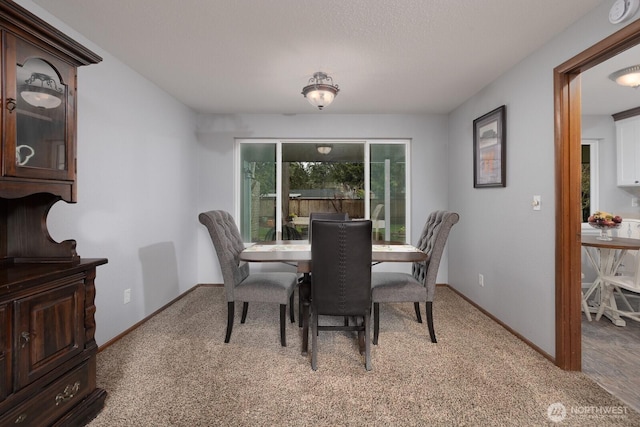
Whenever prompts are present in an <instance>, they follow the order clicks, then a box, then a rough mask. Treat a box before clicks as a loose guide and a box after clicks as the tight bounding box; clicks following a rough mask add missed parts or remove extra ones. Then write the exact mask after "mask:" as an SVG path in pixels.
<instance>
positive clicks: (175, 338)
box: [90, 287, 640, 427]
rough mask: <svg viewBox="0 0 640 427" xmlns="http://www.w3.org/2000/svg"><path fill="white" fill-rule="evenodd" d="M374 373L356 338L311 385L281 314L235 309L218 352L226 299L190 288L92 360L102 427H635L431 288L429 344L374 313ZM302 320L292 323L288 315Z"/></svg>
mask: <svg viewBox="0 0 640 427" xmlns="http://www.w3.org/2000/svg"><path fill="white" fill-rule="evenodd" d="M380 311H381V328H380V329H381V331H380V341H379V345H378V346H373V350H372V361H373V370H372V371H370V372H367V371H365V369H364V359H363V357H362V356H361V355H360V354H359V353H358V351H357V343H356V340H355V339H354V336H353V335H352V334H351V333H348V332H321V333H320V336H319V356H318V371H316V372H313V371H312V370H311V366H310V356H308V357H304V356H301V355H300V343H301V333H300V329H299V328H298V327H297V322H296V324H291V323H289V322H287V323H288V325H287V343H288V347H286V348H283V347H281V346H280V344H279V331H278V308H277V305H271V304H252V305H250V308H249V316H248V318H247V322H246V323H245V324H240V322H239V317H240V316H239V309H237V312H236V324H235V327H234V330H233V334H232V336H231V342H230V343H229V344H224V342H223V340H224V333H225V324H226V300H225V298H224V291H223V289H222V288H216V287H199V288H196V289H195V290H194V291H193V292H191V293H189V294H188V295H187V296H186V297H184V298H182V299H181V300H179V301H178V302H176V303H175V304H173V305H172V306H171V307H169V308H168V309H167V310H165V311H163V312H162V313H160V314H159V315H157V316H155V317H154V318H153V319H151V320H149V321H148V322H146V323H145V324H144V325H142V326H141V327H140V328H138V329H137V330H135V331H134V332H132V333H131V334H129V335H127V336H126V337H125V338H123V339H121V340H120V341H118V342H117V343H115V344H114V345H112V346H110V347H108V348H107V349H105V350H104V351H102V352H101V353H99V355H98V386H99V387H102V388H104V389H106V390H107V392H108V393H109V395H108V397H107V400H106V405H105V408H104V410H103V411H102V412H101V413H100V415H98V417H97V418H96V419H95V420H94V421H92V422H91V424H90V426H91V427H99V426H364V425H367V426H432V425H447V426H540V425H555V423H554V422H552V421H551V419H550V418H549V416H548V409H549V406H550V405H551V404H554V403H559V404H562V405H563V406H559V405H556V406H554V407H553V408H555V411H552V415H553V416H554V417H556V418H554V419H556V420H558V419H560V418H561V417H562V413H563V412H562V410H563V409H564V410H565V411H566V416H565V417H564V418H563V420H562V422H561V425H628V426H638V425H640V415H639V414H637V413H636V412H634V411H633V410H631V409H629V408H627V407H626V406H625V405H624V404H623V403H621V402H620V401H619V400H617V399H615V398H614V397H612V396H611V395H610V394H608V393H607V392H606V391H604V390H603V389H602V388H600V387H599V386H598V385H597V384H596V383H594V382H593V381H592V380H590V379H589V378H587V377H586V376H585V375H583V374H581V373H571V372H565V371H562V370H560V369H558V368H556V367H555V366H554V365H553V364H552V363H551V362H549V361H548V360H546V359H545V358H543V357H542V356H541V355H539V354H538V353H536V352H535V351H534V350H532V349H531V348H529V347H528V346H527V345H525V344H524V343H522V342H521V341H520V340H518V339H517V338H515V337H514V336H513V335H511V334H510V333H509V332H507V331H506V330H504V329H503V328H502V327H500V326H499V325H497V324H496V323H495V322H493V321H491V320H490V319H489V318H487V317H486V316H484V315H483V314H482V313H481V312H479V311H478V310H476V309H475V308H474V307H472V306H471V305H470V304H468V303H467V302H466V301H464V300H463V299H462V298H460V297H459V296H458V295H456V294H455V293H454V292H452V291H451V290H449V289H447V288H438V290H437V297H436V302H435V303H434V318H435V326H436V334H437V336H438V341H439V342H438V344H432V343H430V342H429V340H428V338H427V336H428V334H427V331H426V325H425V324H419V323H417V322H416V320H415V314H414V313H413V306H412V304H398V305H382V306H381V310H380ZM296 313H297V311H296Z"/></svg>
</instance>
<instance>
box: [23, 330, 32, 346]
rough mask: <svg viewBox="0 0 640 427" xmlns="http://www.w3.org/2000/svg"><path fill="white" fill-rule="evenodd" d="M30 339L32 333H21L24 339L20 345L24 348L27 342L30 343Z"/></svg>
mask: <svg viewBox="0 0 640 427" xmlns="http://www.w3.org/2000/svg"><path fill="white" fill-rule="evenodd" d="M30 339H31V334H29V332H23V333H21V334H20V340H21V341H22V344H21V345H20V347H21V348H24V347H25V346H26V345H27V344H29V340H30Z"/></svg>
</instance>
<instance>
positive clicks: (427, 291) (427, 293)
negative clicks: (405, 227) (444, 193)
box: [371, 211, 460, 344]
mask: <svg viewBox="0 0 640 427" xmlns="http://www.w3.org/2000/svg"><path fill="white" fill-rule="evenodd" d="M459 219H460V216H459V215H458V214H457V213H455V212H448V211H435V212H432V213H431V214H430V215H429V217H428V218H427V222H426V223H425V225H424V228H423V229H422V234H421V235H420V240H419V241H418V243H417V244H416V247H418V248H419V249H420V250H422V251H424V252H425V253H426V254H427V255H428V256H429V258H427V260H426V261H423V262H415V263H413V267H412V274H407V273H393V272H392V273H387V272H374V273H373V274H372V277H371V298H372V299H373V343H374V344H378V333H379V330H380V303H381V302H382V303H384V302H413V303H414V307H415V311H416V317H417V318H418V322H420V323H422V316H420V302H426V314H427V327H428V329H429V336H430V337H431V342H434V343H435V342H437V341H436V334H435V330H434V328H433V311H432V306H433V298H434V296H435V291H436V278H437V276H438V267H439V266H440V259H441V258H442V252H443V251H444V247H445V245H446V243H447V238H448V237H449V231H451V227H453V226H454V224H456V223H457V222H458V220H459Z"/></svg>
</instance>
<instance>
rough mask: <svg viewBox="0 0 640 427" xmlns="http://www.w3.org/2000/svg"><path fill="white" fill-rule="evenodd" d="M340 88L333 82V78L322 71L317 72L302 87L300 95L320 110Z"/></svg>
mask: <svg viewBox="0 0 640 427" xmlns="http://www.w3.org/2000/svg"><path fill="white" fill-rule="evenodd" d="M339 91H340V89H338V85H334V84H333V79H332V78H331V77H329V76H328V75H326V74H325V73H322V72H317V73H315V74H314V75H313V77H312V78H311V79H310V80H309V84H308V85H307V86H305V87H303V88H302V95H304V97H305V98H307V101H309V103H310V104H311V105H314V106H316V107H318V109H320V110H322V109H323V108H324V107H326V106H327V105H329V104H331V103H332V102H333V100H334V99H335V97H336V95H337V94H338V92H339Z"/></svg>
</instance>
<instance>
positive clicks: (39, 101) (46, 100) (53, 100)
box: [20, 87, 62, 109]
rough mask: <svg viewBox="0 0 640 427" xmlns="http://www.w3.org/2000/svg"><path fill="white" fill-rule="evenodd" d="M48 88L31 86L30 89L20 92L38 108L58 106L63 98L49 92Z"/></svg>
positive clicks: (23, 97)
mask: <svg viewBox="0 0 640 427" xmlns="http://www.w3.org/2000/svg"><path fill="white" fill-rule="evenodd" d="M34 89H35V90H34ZM38 89H45V91H40V90H38ZM46 90H47V89H46V88H37V87H36V88H30V89H29V90H23V91H22V92H20V96H22V99H24V100H25V101H27V102H28V103H29V104H31V105H33V106H34V107H38V108H46V109H50V108H56V107H57V106H59V105H60V104H62V99H60V98H59V97H58V96H56V95H52V94H49V93H47V92H46Z"/></svg>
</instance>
